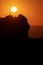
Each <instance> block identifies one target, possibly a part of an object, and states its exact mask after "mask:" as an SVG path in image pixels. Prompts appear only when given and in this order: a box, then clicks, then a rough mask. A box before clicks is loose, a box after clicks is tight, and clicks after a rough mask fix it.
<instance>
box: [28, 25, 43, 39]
mask: <svg viewBox="0 0 43 65" xmlns="http://www.w3.org/2000/svg"><path fill="white" fill-rule="evenodd" d="M28 34H29V37H31V38H33V39H34V38H41V37H43V25H42V26H41V25H39V26H38V25H32V26H30V30H29V32H28Z"/></svg>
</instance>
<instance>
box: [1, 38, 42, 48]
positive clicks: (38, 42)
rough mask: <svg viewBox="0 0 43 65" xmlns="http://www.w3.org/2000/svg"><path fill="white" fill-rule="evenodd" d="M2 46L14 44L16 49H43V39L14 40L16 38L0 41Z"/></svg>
mask: <svg viewBox="0 0 43 65" xmlns="http://www.w3.org/2000/svg"><path fill="white" fill-rule="evenodd" d="M0 44H8V45H9V44H10V45H11V44H14V45H13V46H14V48H43V38H39V39H32V38H28V39H18V40H16V39H14V38H6V39H5V38H3V39H0Z"/></svg>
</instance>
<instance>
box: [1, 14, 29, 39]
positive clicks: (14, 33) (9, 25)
mask: <svg viewBox="0 0 43 65" xmlns="http://www.w3.org/2000/svg"><path fill="white" fill-rule="evenodd" d="M27 21H28V20H27V18H26V17H25V16H23V15H21V14H20V15H18V17H13V16H11V15H8V16H6V17H4V18H0V38H1V37H2V38H3V39H4V38H5V39H7V40H8V39H11V40H12V39H14V40H20V39H27V38H28V30H29V29H30V25H29V24H28V23H27Z"/></svg>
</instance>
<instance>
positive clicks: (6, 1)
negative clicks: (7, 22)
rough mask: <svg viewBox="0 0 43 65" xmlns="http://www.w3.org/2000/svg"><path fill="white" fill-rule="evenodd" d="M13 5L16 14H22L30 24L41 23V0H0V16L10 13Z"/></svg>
mask: <svg viewBox="0 0 43 65" xmlns="http://www.w3.org/2000/svg"><path fill="white" fill-rule="evenodd" d="M13 6H14V7H17V12H16V16H17V15H18V14H23V15H24V16H26V17H27V19H28V21H29V23H30V25H43V0H0V17H5V16H7V15H9V14H12V12H11V7H13ZM14 14H15V13H14Z"/></svg>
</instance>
